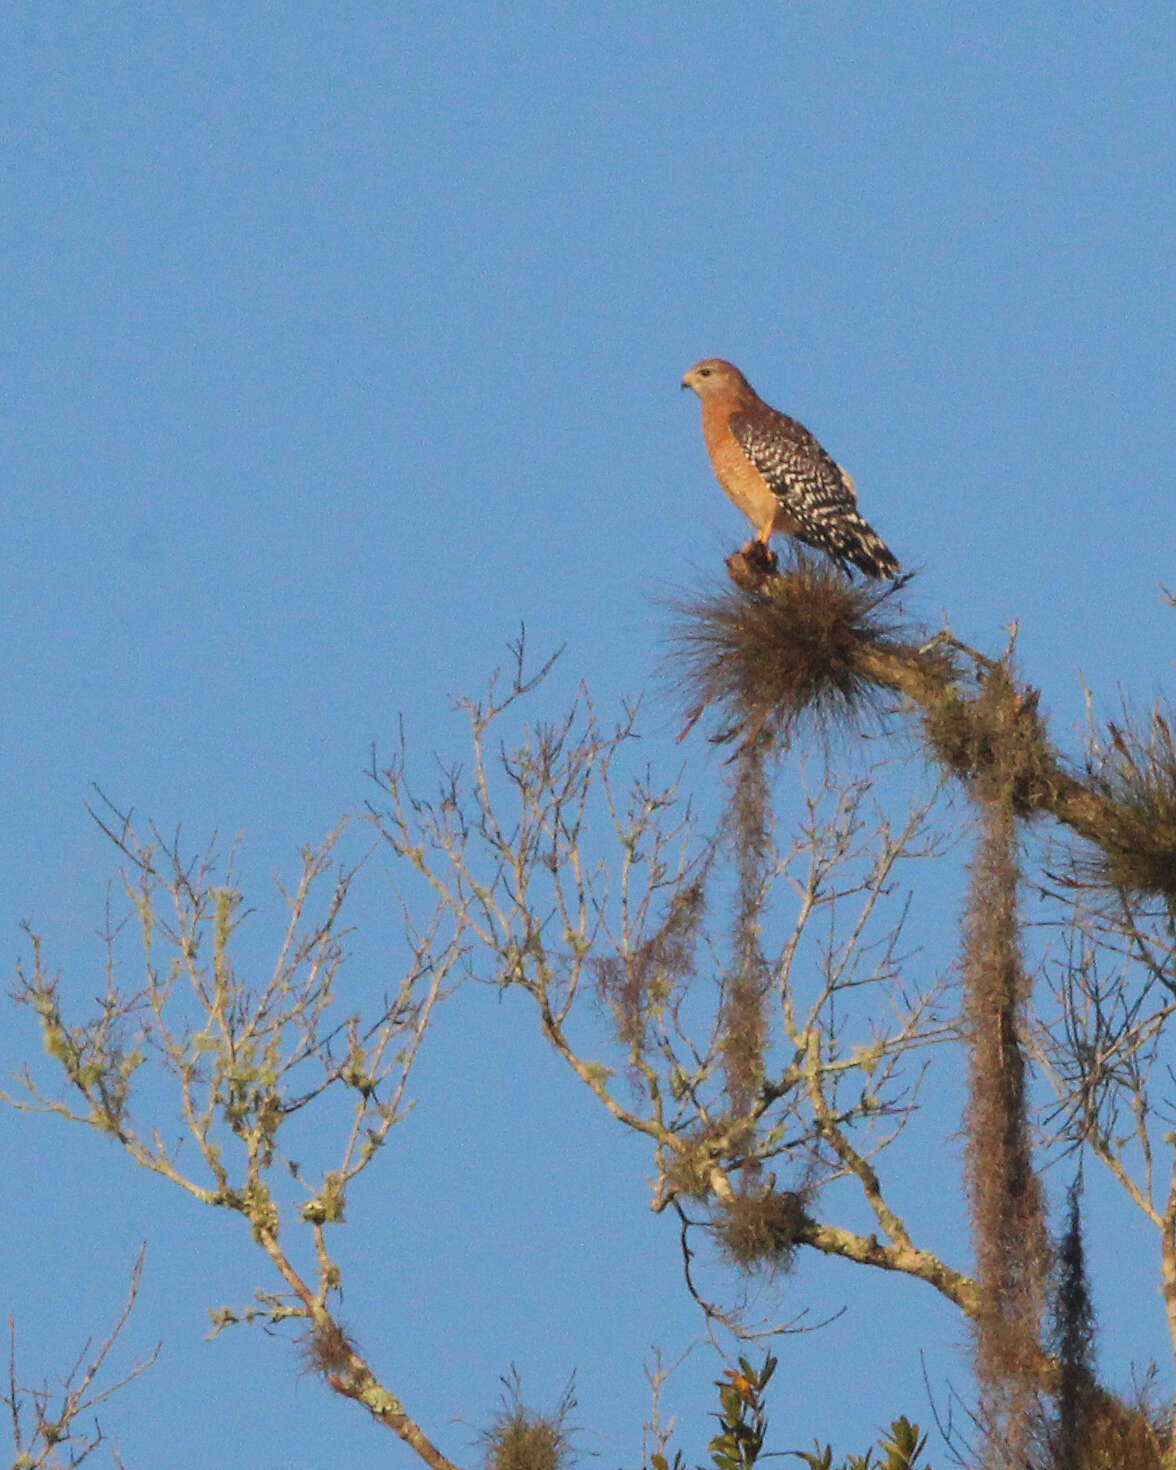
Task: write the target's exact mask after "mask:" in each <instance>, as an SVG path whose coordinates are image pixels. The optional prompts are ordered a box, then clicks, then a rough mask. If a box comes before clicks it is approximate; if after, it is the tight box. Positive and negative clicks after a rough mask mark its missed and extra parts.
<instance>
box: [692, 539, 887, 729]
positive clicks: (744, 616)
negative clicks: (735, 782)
mask: <svg viewBox="0 0 1176 1470" xmlns="http://www.w3.org/2000/svg"><path fill="white" fill-rule="evenodd" d="M732 560H735V559H734V558H733V559H732ZM897 585H899V584H892V585H890V586H887V587H884V588H881V589H879V588H878V587H877V586H876V585H868V586H867V585H863V584H861V583H854V582H850V581H849V580H848V579H847V578H846V577H845V576H844V575H843V574H842V573H841V572H840V571H839V570H838V569H837V567H836V566H834V565H833V563H832V562H830V561H828V560H825V559H817V558H814V557H810V556H806V555H805V554H804V553H802V552H797V553H796V555H795V559H794V562H793V565H792V566H791V567H790V568H788V569H787V570H786V571H784V572H783V573H781V574H779V575H774V574H771V575H763V576H762V577H760V578H759V579H758V580H753V581H752V582H751V583H747V582H744V584H743V585H740V586H736V587H733V588H731V589H730V590H727V591H724V592H721V593H718V594H709V595H703V596H698V597H695V598H693V599H689V600H684V601H681V602H679V603H678V604H677V606H676V610H677V612H678V613H679V615H680V621H679V624H678V626H677V628H676V629H675V631H674V633H673V641H674V645H675V647H674V650H673V653H672V655H671V660H672V664H673V665H674V666H675V668H676V669H677V671H678V675H679V681H680V685H681V687H682V689H683V690H684V691H685V692H686V694H687V696H688V698H689V700H690V703H691V714H690V717H689V721H688V724H687V726H686V728H687V729H689V728H690V727H691V725H693V723H694V722H695V720H697V719H698V717H699V716H700V715H701V714H702V712H703V711H704V710H705V709H707V708H709V707H712V706H713V707H714V708H715V710H716V711H717V712H718V713H719V715H720V716H721V718H722V720H723V722H724V728H723V729H722V730H721V731H720V732H719V733H718V734H717V735H715V736H714V737H713V738H714V739H716V740H732V739H735V738H741V739H742V742H743V744H744V745H747V744H750V743H751V742H753V741H754V740H755V738H756V737H757V736H758V735H759V734H760V733H761V732H767V733H769V734H771V735H774V736H776V737H777V738H779V739H782V740H785V741H786V740H788V739H789V738H790V736H791V735H792V733H793V731H794V729H795V727H796V726H797V724H798V723H799V722H801V721H802V720H803V721H809V722H811V723H813V724H814V725H815V726H816V728H817V730H818V731H819V732H820V733H821V734H830V733H832V732H834V731H840V732H844V733H851V734H856V733H857V732H858V731H859V730H860V729H861V727H862V725H863V723H865V722H866V721H867V720H869V719H874V718H877V717H878V716H879V714H880V712H881V708H882V706H883V703H884V702H885V701H886V700H888V699H889V698H890V697H891V691H890V690H889V689H888V688H887V687H886V686H885V685H883V684H881V683H879V681H878V680H877V678H876V677H875V675H874V673H873V671H872V670H871V669H870V668H869V667H868V655H869V654H870V652H871V651H874V650H879V649H884V650H886V651H887V652H891V651H893V650H894V649H895V648H897V647H899V646H900V644H901V642H902V636H903V629H902V625H901V623H900V622H899V620H898V619H897V618H896V617H895V616H894V615H893V614H892V611H891V608H890V607H889V606H888V604H889V601H890V599H891V598H892V596H893V594H894V591H895V588H896V586H897Z"/></svg>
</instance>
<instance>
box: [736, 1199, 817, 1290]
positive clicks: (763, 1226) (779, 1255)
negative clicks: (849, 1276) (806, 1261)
mask: <svg viewBox="0 0 1176 1470" xmlns="http://www.w3.org/2000/svg"><path fill="white" fill-rule="evenodd" d="M808 1204H809V1194H808V1192H807V1191H805V1190H796V1189H764V1190H762V1191H760V1192H759V1193H755V1194H751V1193H748V1194H735V1195H733V1196H732V1197H731V1198H730V1199H729V1200H725V1201H723V1203H722V1204H721V1205H719V1206H718V1207H717V1210H716V1214H715V1217H714V1219H713V1220H712V1221H711V1229H712V1230H713V1231H714V1234H715V1238H716V1240H717V1241H718V1243H719V1250H720V1252H721V1254H722V1256H723V1258H724V1259H725V1260H727V1261H729V1262H730V1263H731V1264H732V1265H733V1266H736V1267H738V1268H739V1270H741V1271H746V1272H748V1273H751V1272H756V1271H767V1272H769V1273H771V1274H773V1275H774V1274H776V1273H777V1272H788V1271H790V1270H791V1269H792V1262H793V1259H794V1257H795V1255H796V1248H797V1246H798V1245H800V1244H801V1242H802V1240H803V1239H804V1233H805V1231H806V1230H807V1229H808V1227H809V1226H810V1225H811V1223H812V1221H811V1220H810V1218H809V1215H808Z"/></svg>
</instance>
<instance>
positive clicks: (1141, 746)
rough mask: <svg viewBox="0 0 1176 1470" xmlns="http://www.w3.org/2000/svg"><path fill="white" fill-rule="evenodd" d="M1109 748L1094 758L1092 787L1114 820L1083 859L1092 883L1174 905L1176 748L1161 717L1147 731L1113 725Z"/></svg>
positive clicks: (1156, 713) (1126, 724)
mask: <svg viewBox="0 0 1176 1470" xmlns="http://www.w3.org/2000/svg"><path fill="white" fill-rule="evenodd" d="M1109 735H1110V743H1109V747H1108V748H1106V749H1099V750H1098V751H1097V752H1095V753H1094V755H1093V756H1092V759H1091V767H1092V768H1091V770H1090V772H1089V776H1090V784H1091V785H1092V786H1093V787H1094V788H1095V790H1097V791H1099V792H1100V793H1101V794H1102V795H1104V796H1106V797H1108V798H1109V799H1110V801H1111V802H1112V803H1113V810H1114V815H1113V817H1112V818H1111V820H1110V822H1109V823H1108V825H1107V828H1106V830H1105V831H1104V832H1103V833H1101V834H1100V835H1099V838H1098V849H1097V851H1096V852H1095V854H1094V856H1093V857H1085V858H1084V859H1083V861H1082V863H1081V864H1080V869H1085V870H1086V871H1085V876H1086V877H1087V878H1088V880H1089V881H1091V882H1094V883H1097V884H1099V885H1100V886H1101V885H1105V886H1107V887H1110V888H1116V889H1126V890H1127V891H1128V892H1132V893H1151V894H1156V895H1158V896H1159V897H1161V898H1163V899H1165V900H1166V901H1167V902H1168V903H1169V904H1173V903H1176V745H1174V744H1173V739H1172V729H1171V726H1170V725H1169V723H1168V721H1167V719H1166V718H1165V716H1164V714H1163V712H1162V711H1161V710H1159V709H1156V710H1154V711H1153V713H1152V717H1151V721H1150V724H1149V726H1148V728H1147V730H1146V731H1144V732H1142V733H1141V732H1140V731H1138V730H1136V729H1135V728H1134V727H1133V726H1132V724H1131V723H1130V721H1126V720H1125V721H1124V722H1123V724H1122V726H1119V725H1114V724H1112V725H1110V726H1109Z"/></svg>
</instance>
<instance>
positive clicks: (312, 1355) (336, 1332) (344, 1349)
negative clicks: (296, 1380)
mask: <svg viewBox="0 0 1176 1470" xmlns="http://www.w3.org/2000/svg"><path fill="white" fill-rule="evenodd" d="M298 1353H299V1356H300V1357H301V1359H302V1364H303V1368H304V1369H305V1371H306V1372H308V1373H316V1374H317V1375H318V1376H319V1377H320V1378H325V1379H326V1380H327V1382H328V1383H330V1382H331V1380H332V1379H334V1378H338V1377H340V1376H342V1377H346V1376H347V1375H349V1374H350V1373H351V1372H352V1370H353V1368H354V1366H355V1361H356V1359H357V1358H358V1356H359V1349H358V1348H357V1347H356V1345H355V1343H354V1341H353V1340H352V1339H351V1337H350V1336H349V1334H348V1333H347V1331H346V1329H345V1328H343V1327H340V1326H339V1324H338V1323H337V1322H333V1321H331V1320H330V1319H329V1318H328V1319H327V1320H326V1321H323V1322H316V1323H314V1324H313V1325H312V1326H310V1327H308V1328H307V1330H306V1331H305V1332H304V1333H303V1334H302V1336H301V1337H300V1338H299V1339H298Z"/></svg>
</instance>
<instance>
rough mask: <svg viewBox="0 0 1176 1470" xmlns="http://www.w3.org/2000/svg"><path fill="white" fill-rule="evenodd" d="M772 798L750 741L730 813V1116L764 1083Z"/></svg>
mask: <svg viewBox="0 0 1176 1470" xmlns="http://www.w3.org/2000/svg"><path fill="white" fill-rule="evenodd" d="M770 814H771V801H770V797H769V793H768V783H767V778H766V774H765V770H764V752H763V749H762V748H761V747H760V746H758V745H753V746H749V747H748V748H747V749H745V750H744V751H743V753H742V755H741V757H740V759H739V763H738V768H737V771H736V775H735V789H734V791H733V792H732V794H731V804H730V807H729V809H728V813H727V827H728V834H729V838H730V841H731V843H732V845H733V847H734V858H735V868H736V872H737V873H738V878H739V891H738V898H737V907H736V911H735V924H734V932H733V934H732V941H733V946H732V947H733V964H732V967H731V972H730V973H729V974H728V975H727V977H726V978H725V980H724V984H723V1008H722V1014H721V1017H720V1023H719V1024H720V1041H719V1046H720V1050H721V1053H722V1059H723V1074H724V1077H725V1080H726V1084H727V1102H728V1106H729V1108H730V1112H731V1116H732V1118H745V1117H747V1116H748V1115H749V1113H750V1112H751V1108H752V1105H753V1103H754V1102H755V1099H756V1098H757V1097H758V1096H759V1094H760V1092H761V1090H762V1088H763V1085H764V1048H765V1046H766V1045H767V1041H768V1019H767V1015H766V1014H765V1008H764V1003H765V999H766V997H767V993H768V990H769V988H770V986H771V983H772V976H771V971H770V969H769V967H768V963H767V960H766V959H765V958H764V953H763V947H762V945H761V943H760V934H761V929H762V920H763V910H764V903H765V901H766V899H767V894H768V890H769V888H770V887H771V884H772V880H773V878H774V877H775V866H774V863H773V861H772V856H773V855H772V852H771V830H770V829H771V815H770Z"/></svg>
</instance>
